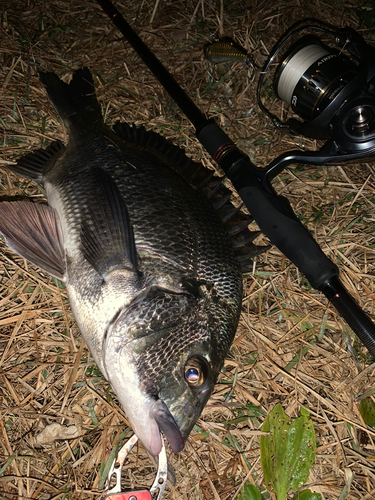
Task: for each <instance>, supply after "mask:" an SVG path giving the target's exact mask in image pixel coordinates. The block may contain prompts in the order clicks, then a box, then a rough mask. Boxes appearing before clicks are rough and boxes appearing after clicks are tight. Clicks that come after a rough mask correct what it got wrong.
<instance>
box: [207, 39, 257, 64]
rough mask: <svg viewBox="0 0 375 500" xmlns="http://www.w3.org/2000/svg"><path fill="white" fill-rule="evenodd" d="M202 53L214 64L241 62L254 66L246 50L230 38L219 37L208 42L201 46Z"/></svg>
mask: <svg viewBox="0 0 375 500" xmlns="http://www.w3.org/2000/svg"><path fill="white" fill-rule="evenodd" d="M203 54H204V56H205V58H206V59H207V60H208V61H210V62H212V63H214V64H220V63H223V62H241V63H244V64H247V65H249V66H254V63H253V61H252V59H251V58H250V57H249V55H248V54H247V52H246V50H245V49H244V48H243V47H241V46H240V45H237V44H236V43H235V42H233V41H232V40H225V39H221V40H217V41H215V42H212V43H208V44H206V45H205V46H204V47H203Z"/></svg>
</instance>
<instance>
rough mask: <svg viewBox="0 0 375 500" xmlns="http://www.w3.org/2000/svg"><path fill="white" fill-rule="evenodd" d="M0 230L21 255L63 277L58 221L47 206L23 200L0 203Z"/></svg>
mask: <svg viewBox="0 0 375 500" xmlns="http://www.w3.org/2000/svg"><path fill="white" fill-rule="evenodd" d="M0 233H1V234H2V235H3V236H4V238H5V242H6V244H7V246H8V247H9V248H11V249H12V250H14V251H15V252H16V253H18V254H19V255H20V256H21V257H23V258H24V259H26V260H28V261H30V262H31V263H32V264H35V265H36V266H38V267H40V269H43V270H44V271H46V272H48V273H49V274H51V275H52V276H55V277H56V278H58V279H60V280H64V274H65V257H64V247H63V241H62V233H61V227H60V220H59V218H58V216H57V214H56V212H55V210H53V209H52V208H51V207H49V206H48V205H40V204H36V203H30V202H27V201H13V202H6V201H4V202H2V203H0Z"/></svg>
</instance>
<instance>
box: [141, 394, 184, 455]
mask: <svg viewBox="0 0 375 500" xmlns="http://www.w3.org/2000/svg"><path fill="white" fill-rule="evenodd" d="M150 417H151V418H152V419H154V420H155V422H156V423H157V424H158V426H159V429H160V430H161V432H162V433H163V434H164V436H165V437H166V439H167V440H168V443H169V446H170V447H171V449H172V451H173V453H176V454H177V453H179V452H180V451H181V450H182V449H183V447H184V446H185V441H186V439H185V438H184V437H183V435H182V434H181V431H180V429H179V427H178V425H177V423H176V421H175V419H174V418H173V416H172V414H171V412H170V411H169V409H168V407H167V405H166V404H165V403H164V401H162V400H161V399H157V400H156V401H155V403H154V404H153V405H152V406H151V408H150ZM160 446H161V444H160Z"/></svg>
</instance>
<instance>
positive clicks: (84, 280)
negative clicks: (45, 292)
mask: <svg viewBox="0 0 375 500" xmlns="http://www.w3.org/2000/svg"><path fill="white" fill-rule="evenodd" d="M41 80H42V82H43V83H44V84H45V85H46V87H47V92H48V95H49V97H50V99H51V101H52V102H53V104H54V105H55V107H56V108H57V110H58V112H59V114H60V115H61V117H62V118H63V121H64V125H65V127H66V128H67V131H68V136H69V141H68V144H67V146H66V147H65V146H63V145H62V144H61V143H58V142H56V143H53V144H52V145H51V146H49V147H48V148H47V149H46V150H42V151H41V150H40V151H37V152H34V153H31V154H29V155H26V156H25V157H24V158H22V159H20V160H19V161H18V163H17V165H15V166H10V167H9V168H11V169H12V170H13V171H14V172H16V173H18V174H20V175H24V176H28V177H29V178H31V179H33V180H35V181H37V182H39V183H40V184H43V185H44V188H45V191H46V196H47V201H48V205H37V204H34V203H30V202H12V203H6V202H3V203H0V232H1V233H2V234H3V236H4V237H5V240H6V243H7V245H8V246H9V247H10V248H12V249H13V250H14V251H16V252H18V253H19V254H20V255H23V256H25V257H26V258H28V260H30V261H31V262H34V263H35V264H36V265H38V266H39V267H41V268H42V269H44V270H46V271H47V272H50V273H51V274H52V275H54V276H56V277H58V278H59V279H61V280H62V281H64V282H65V285H66V288H67V292H68V296H69V300H70V304H71V308H72V311H73V314H74V317H75V319H76V321H77V324H78V327H79V329H80V331H81V333H82V335H83V337H84V339H85V341H86V343H87V344H88V347H89V349H90V351H91V353H92V355H93V357H94V359H95V361H96V363H97V364H98V367H99V368H100V370H101V371H102V373H103V375H104V376H105V377H106V379H107V380H108V382H109V383H110V384H111V386H112V388H113V390H114V391H115V393H116V395H117V397H118V399H119V401H120V403H121V404H122V406H123V407H124V410H125V412H126V414H127V416H128V419H129V420H130V422H131V424H132V426H133V429H134V432H135V434H136V435H137V436H138V437H139V439H140V440H141V441H142V443H143V445H144V446H145V447H146V449H147V450H148V451H149V452H150V453H151V454H152V455H157V454H158V453H159V452H160V449H161V438H160V431H162V432H163V433H164V435H165V436H166V438H167V439H168V441H169V444H170V446H171V448H172V450H173V451H174V452H175V453H177V452H179V451H180V450H181V449H182V448H183V446H184V444H185V442H186V439H187V437H188V435H189V433H190V431H191V429H192V427H193V426H194V424H195V422H196V421H197V419H198V417H199V415H200V413H201V411H202V409H203V408H204V406H205V404H206V402H207V400H208V398H209V396H210V394H211V392H212V390H213V387H214V385H215V382H216V380H217V377H218V374H219V372H220V370H221V368H222V366H223V362H224V359H225V356H226V355H227V353H228V350H229V348H230V345H231V342H232V340H233V337H234V334H235V331H236V328H237V324H238V320H239V315H240V310H241V301H242V277H241V268H240V264H239V260H238V258H237V256H236V252H235V250H234V246H236V247H238V251H240V253H241V258H243V260H244V261H245V260H246V259H247V258H248V256H249V254H250V255H251V256H252V255H256V254H258V253H260V252H261V251H262V250H263V249H259V248H258V247H256V246H255V245H253V244H252V243H251V240H252V238H253V237H252V233H251V232H250V231H249V230H248V228H247V227H246V223H245V222H244V221H245V220H246V219H244V218H243V217H240V220H239V223H238V224H239V225H236V223H235V222H234V219H233V216H234V214H236V213H237V212H238V209H236V208H235V207H233V206H232V205H231V204H230V202H228V199H229V195H230V192H229V190H227V189H226V188H224V186H223V185H222V181H220V180H219V181H218V180H217V179H216V178H215V177H212V174H211V173H210V172H207V170H205V169H203V167H202V166H200V165H198V164H195V163H194V162H192V161H191V160H189V159H188V158H187V157H186V156H185V155H184V154H183V152H181V150H179V149H178V148H176V147H174V146H171V145H170V144H169V143H168V142H167V141H166V140H165V139H163V138H161V137H160V136H158V135H156V134H154V133H148V132H146V131H145V130H144V129H140V130H137V129H135V128H134V127H130V126H128V125H127V124H117V125H116V126H115V127H114V132H113V131H111V130H110V129H109V128H108V127H107V126H106V125H105V124H104V122H103V119H102V116H101V112H100V108H99V105H98V102H97V100H96V97H95V94H94V92H93V90H94V88H93V82H92V77H91V74H90V72H89V70H88V69H87V68H85V69H82V70H78V71H77V72H76V73H75V74H74V75H73V79H72V82H71V83H70V84H69V85H67V84H65V83H63V82H62V81H61V80H59V78H58V77H57V76H56V75H54V74H52V73H46V74H41ZM198 186H199V188H198ZM204 193H206V194H204ZM206 195H207V196H208V197H209V198H210V199H207V196H206ZM20 203H21V204H20ZM213 205H216V206H217V207H219V206H220V207H221V211H216V210H215V209H214V208H213ZM224 207H226V208H224ZM219 213H222V214H223V217H224V218H225V219H226V221H227V222H228V224H229V225H228V230H230V231H231V232H232V234H234V238H237V240H236V241H237V243H236V244H235V245H233V244H232V241H231V239H230V238H229V235H228V232H227V229H226V226H225V224H224V223H223V222H222V220H220V217H219ZM42 249H43V252H44V253H42ZM186 373H189V374H191V373H193V377H191V378H189V376H187V375H186Z"/></svg>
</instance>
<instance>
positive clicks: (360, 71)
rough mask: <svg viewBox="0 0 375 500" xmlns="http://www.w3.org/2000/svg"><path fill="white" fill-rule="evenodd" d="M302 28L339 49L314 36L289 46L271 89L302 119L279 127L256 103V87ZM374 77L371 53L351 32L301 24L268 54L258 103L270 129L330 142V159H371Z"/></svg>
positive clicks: (373, 53) (374, 55)
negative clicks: (325, 36) (270, 122)
mask: <svg viewBox="0 0 375 500" xmlns="http://www.w3.org/2000/svg"><path fill="white" fill-rule="evenodd" d="M307 29H308V30H310V31H311V30H315V31H317V30H318V31H321V32H323V33H325V34H329V35H330V36H333V37H334V39H335V42H336V44H337V45H338V46H339V48H340V50H338V49H337V48H332V47H330V46H328V45H326V44H324V43H323V42H322V41H321V40H320V38H319V37H318V36H316V35H315V34H314V35H306V36H303V37H302V38H300V39H299V40H297V41H296V42H295V43H294V44H293V45H292V46H291V47H290V48H289V50H288V51H287V53H286V54H285V55H284V56H283V58H282V60H281V62H280V64H279V65H278V67H277V69H276V72H275V78H274V89H275V93H276V95H277V96H278V97H279V98H280V99H281V100H283V101H284V102H286V103H287V104H288V105H289V106H290V107H291V108H292V110H293V111H294V112H295V113H296V114H297V115H299V116H300V117H301V118H302V119H303V121H300V120H298V119H296V118H290V119H289V120H287V121H286V122H285V123H282V122H281V121H280V120H279V119H278V118H277V117H275V116H274V115H272V113H270V111H269V110H268V109H267V108H266V107H265V106H264V105H263V103H262V102H261V98H260V94H261V87H262V85H263V80H264V76H265V74H266V73H267V72H268V68H269V67H270V64H271V63H272V62H273V61H274V59H275V57H276V55H277V54H278V53H279V52H281V50H282V49H283V48H284V47H285V45H286V44H287V43H288V42H290V40H291V39H292V38H294V37H296V36H297V35H300V33H301V31H303V30H307ZM344 49H345V52H346V53H347V55H346V54H344ZM374 76H375V50H374V49H373V48H372V47H371V46H370V45H368V44H367V43H366V42H365V41H364V39H363V38H362V37H361V36H360V35H359V34H358V33H357V32H356V31H355V30H353V29H351V28H342V29H336V28H333V27H331V26H328V25H323V26H322V25H311V24H309V25H306V24H304V25H302V26H300V27H299V28H295V29H294V30H291V31H289V32H287V33H286V34H285V35H284V37H283V38H282V40H281V41H279V43H278V44H277V46H276V47H275V48H274V49H273V51H272V52H271V55H270V57H269V59H268V61H267V62H266V64H265V66H264V68H263V72H262V74H261V77H260V79H259V83H258V104H259V106H260V107H261V109H262V110H263V111H264V112H266V113H267V114H268V115H269V116H270V117H271V118H272V120H273V122H274V123H275V125H276V126H279V127H283V128H287V129H288V130H289V131H290V132H291V133H294V134H299V135H305V136H306V137H310V138H312V139H323V140H331V141H333V144H332V147H331V150H332V157H335V156H340V161H343V159H342V156H345V155H346V154H347V155H349V156H350V158H348V160H350V161H355V160H362V159H364V158H371V157H373V156H374V155H375V88H374V83H373V80H374ZM353 155H354V157H353ZM332 161H334V158H332ZM344 161H345V160H344ZM314 163H315V162H314Z"/></svg>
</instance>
